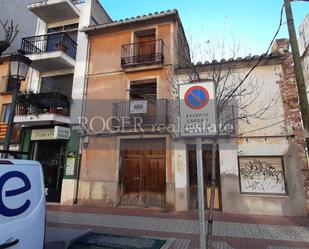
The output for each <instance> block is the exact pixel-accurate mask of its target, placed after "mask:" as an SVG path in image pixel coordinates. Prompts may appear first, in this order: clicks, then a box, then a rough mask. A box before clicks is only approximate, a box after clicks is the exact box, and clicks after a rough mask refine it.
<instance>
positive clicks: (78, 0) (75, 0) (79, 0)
mask: <svg viewBox="0 0 309 249" xmlns="http://www.w3.org/2000/svg"><path fill="white" fill-rule="evenodd" d="M47 1H48V0H34V1H32V2H31V3H30V4H35V3H44V2H47ZM69 1H70V2H71V3H73V4H74V5H76V4H80V3H84V2H85V0H69Z"/></svg>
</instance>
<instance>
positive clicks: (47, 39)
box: [21, 33, 77, 59]
mask: <svg viewBox="0 0 309 249" xmlns="http://www.w3.org/2000/svg"><path fill="white" fill-rule="evenodd" d="M76 47H77V43H76V42H75V41H74V40H73V39H72V38H71V37H70V36H68V35H67V34H66V33H53V34H46V35H39V36H32V37H26V38H23V39H22V43H21V50H22V51H23V52H24V53H26V54H40V53H44V52H53V51H63V52H65V53H66V54H68V55H69V56H70V57H72V58H73V59H75V58H76Z"/></svg>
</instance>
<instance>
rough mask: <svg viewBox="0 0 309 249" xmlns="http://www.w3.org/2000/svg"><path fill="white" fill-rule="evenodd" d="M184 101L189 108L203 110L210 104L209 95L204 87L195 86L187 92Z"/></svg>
mask: <svg viewBox="0 0 309 249" xmlns="http://www.w3.org/2000/svg"><path fill="white" fill-rule="evenodd" d="M184 100H185V103H186V105H187V106H188V107H189V108H191V109H195V110H198V109H202V108H204V107H205V106H206V105H207V104H208V101H209V93H208V91H207V89H206V88H204V87H202V86H193V87H191V88H189V89H188V90H187V91H186V93H185V98H184Z"/></svg>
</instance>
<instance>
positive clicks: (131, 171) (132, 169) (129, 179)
mask: <svg viewBox="0 0 309 249" xmlns="http://www.w3.org/2000/svg"><path fill="white" fill-rule="evenodd" d="M142 163H143V161H142V159H139V158H124V159H123V180H122V181H123V189H122V195H123V202H124V203H128V202H130V201H133V202H136V203H138V202H140V198H141V196H140V190H141V170H142V165H143V164H142Z"/></svg>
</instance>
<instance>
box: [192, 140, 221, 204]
mask: <svg viewBox="0 0 309 249" xmlns="http://www.w3.org/2000/svg"><path fill="white" fill-rule="evenodd" d="M202 156H203V171H204V196H205V208H209V206H210V190H211V161H212V160H211V157H212V151H211V148H209V147H203V152H202ZM188 163H189V184H190V208H192V209H197V208H198V194H197V164H196V150H195V148H194V146H192V147H191V146H189V149H188ZM219 165H220V163H219V151H217V158H216V189H215V209H221V201H220V198H221V197H220V191H221V189H220V166H219Z"/></svg>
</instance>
